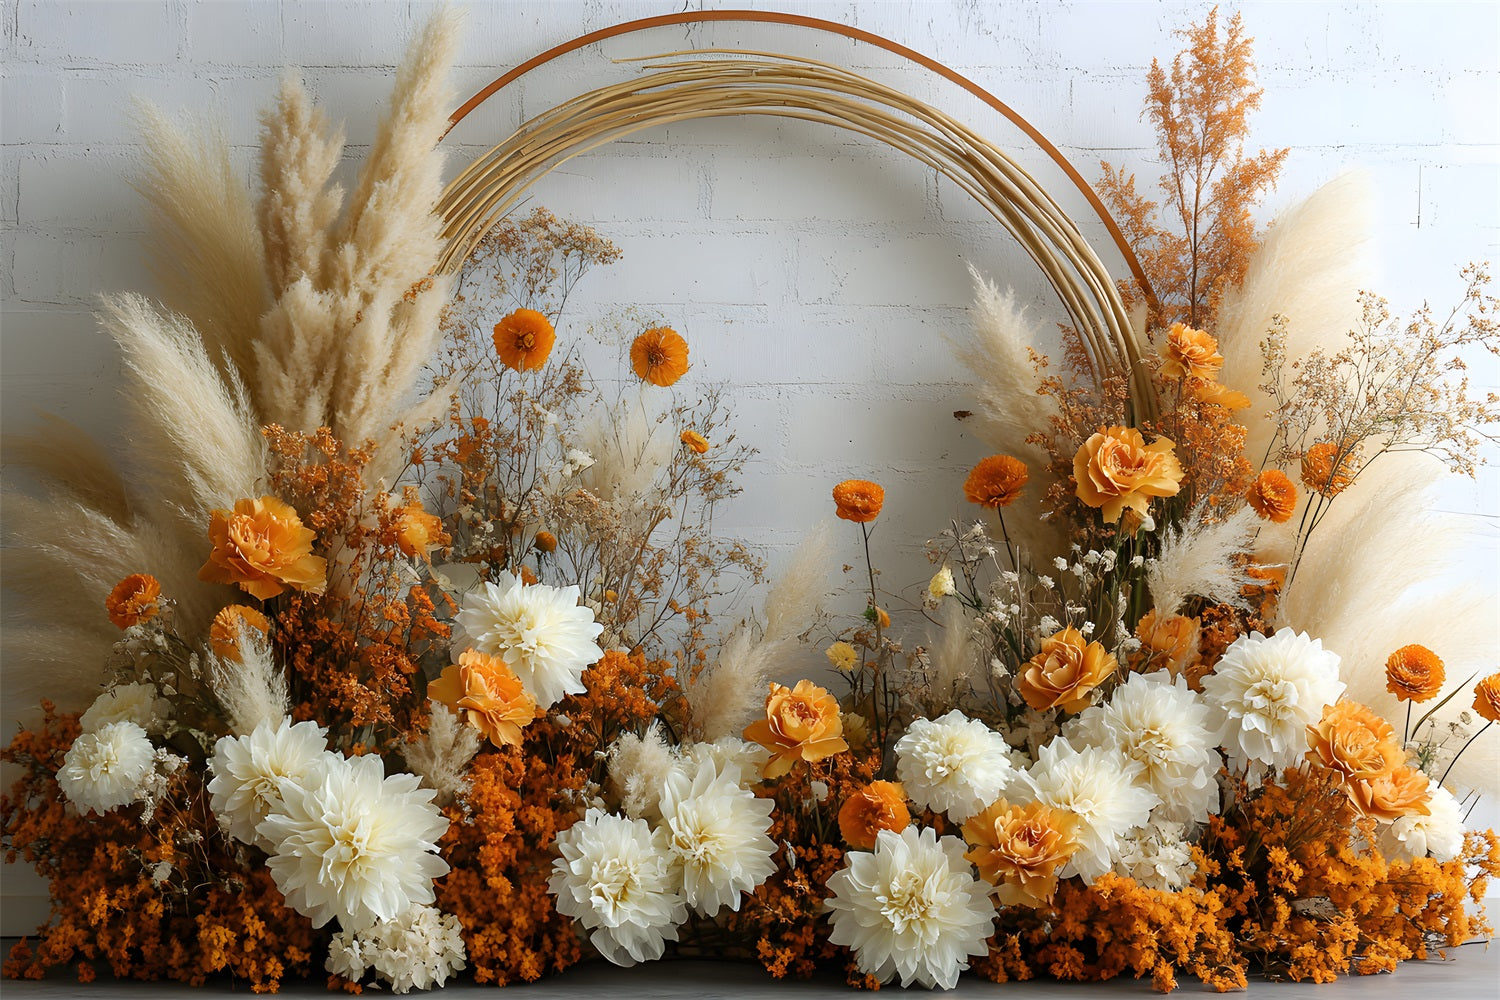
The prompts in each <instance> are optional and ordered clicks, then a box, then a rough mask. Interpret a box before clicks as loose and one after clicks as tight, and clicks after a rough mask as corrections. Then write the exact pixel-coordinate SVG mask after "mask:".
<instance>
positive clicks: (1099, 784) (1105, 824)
mask: <svg viewBox="0 0 1500 1000" xmlns="http://www.w3.org/2000/svg"><path fill="white" fill-rule="evenodd" d="M1142 770H1143V768H1142V767H1141V765H1140V764H1139V763H1137V762H1136V761H1134V760H1131V759H1130V758H1129V757H1126V756H1125V755H1123V754H1121V753H1118V752H1116V751H1114V750H1108V749H1105V748H1103V747H1085V748H1084V749H1082V750H1076V749H1074V747H1073V745H1072V744H1071V743H1069V742H1068V741H1067V740H1066V739H1064V738H1063V737H1061V736H1059V737H1057V738H1055V739H1053V740H1052V741H1051V742H1050V743H1048V744H1047V745H1046V746H1044V747H1042V749H1041V751H1040V752H1039V753H1038V754H1037V761H1036V763H1035V764H1033V765H1032V767H1031V770H1030V771H1029V772H1028V774H1029V776H1030V778H1031V783H1032V785H1033V787H1034V788H1035V790H1036V796H1035V797H1036V799H1037V801H1039V802H1042V803H1044V804H1046V805H1049V806H1051V807H1052V808H1054V809H1066V810H1067V811H1068V812H1071V813H1072V814H1073V815H1075V816H1077V817H1078V842H1079V847H1078V851H1077V853H1075V854H1074V855H1073V857H1072V859H1071V860H1069V861H1068V863H1067V865H1066V866H1064V867H1063V869H1062V870H1061V873H1060V874H1061V875H1062V876H1063V877H1064V878H1066V877H1068V876H1069V875H1079V876H1081V877H1082V878H1083V879H1084V881H1087V882H1092V881H1093V880H1094V879H1096V878H1098V877H1099V876H1100V875H1103V874H1104V873H1105V872H1107V871H1109V870H1110V869H1111V868H1112V867H1113V866H1114V863H1115V858H1116V857H1117V856H1118V855H1119V853H1120V848H1121V844H1122V842H1123V840H1124V838H1125V837H1126V835H1127V834H1129V832H1130V831H1131V830H1133V829H1134V828H1135V827H1138V826H1142V825H1144V824H1145V822H1146V819H1147V817H1149V816H1150V815H1151V810H1152V809H1153V808H1155V806H1156V805H1157V804H1158V803H1159V802H1160V801H1161V800H1160V799H1159V798H1157V795H1156V793H1155V792H1153V791H1151V790H1150V789H1149V788H1148V787H1146V785H1145V784H1144V783H1143V782H1142V781H1141V780H1140V777H1141V772H1142Z"/></svg>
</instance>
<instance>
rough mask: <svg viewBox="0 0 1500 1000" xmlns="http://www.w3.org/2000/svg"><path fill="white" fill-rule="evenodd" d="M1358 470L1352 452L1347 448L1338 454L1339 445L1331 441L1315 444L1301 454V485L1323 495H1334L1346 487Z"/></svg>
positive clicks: (1352, 480)
mask: <svg viewBox="0 0 1500 1000" xmlns="http://www.w3.org/2000/svg"><path fill="white" fill-rule="evenodd" d="M1335 459H1337V460H1338V463H1337V465H1335V464H1334V460H1335ZM1358 472H1359V464H1358V462H1357V460H1356V459H1355V456H1354V452H1353V451H1352V450H1347V451H1345V452H1344V454H1343V455H1342V456H1340V455H1339V446H1338V445H1336V444H1334V443H1333V442H1332V441H1324V442H1322V443H1320V444H1315V445H1313V446H1312V447H1311V448H1309V449H1307V453H1306V454H1305V455H1303V456H1302V485H1303V486H1306V487H1307V488H1308V489H1310V490H1312V491H1313V492H1314V493H1321V494H1323V495H1324V496H1325V497H1336V496H1338V495H1339V494H1340V493H1342V492H1344V491H1345V490H1346V489H1348V488H1349V484H1350V483H1352V482H1354V477H1355V475H1356V474H1357V473H1358Z"/></svg>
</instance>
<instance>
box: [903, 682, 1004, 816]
mask: <svg viewBox="0 0 1500 1000" xmlns="http://www.w3.org/2000/svg"><path fill="white" fill-rule="evenodd" d="M896 777H897V779H898V780H899V781H900V782H901V784H902V787H904V788H905V789H906V794H907V795H908V796H910V798H911V800H912V802H913V803H914V804H915V805H916V806H917V808H919V809H931V810H933V811H934V812H944V813H947V814H948V818H949V819H951V820H953V821H954V822H956V823H962V822H963V821H964V820H966V819H968V818H969V817H971V816H973V815H975V814H977V813H979V812H980V811H982V810H983V809H984V808H985V807H987V806H988V805H989V804H990V803H992V802H994V801H995V800H996V799H998V798H1000V796H1001V793H1002V792H1004V791H1005V789H1006V788H1007V786H1009V785H1010V784H1011V783H1012V782H1013V781H1016V780H1017V779H1018V778H1020V777H1021V775H1020V773H1019V772H1017V771H1016V769H1015V768H1014V767H1012V766H1011V762H1010V746H1009V744H1007V743H1006V742H1005V737H1003V736H1001V735H1000V734H999V733H997V732H995V731H994V730H993V729H991V728H990V727H989V726H986V725H985V724H984V723H983V722H981V721H979V720H978V719H971V718H969V717H968V716H966V715H964V713H963V712H961V711H959V710H958V709H956V708H955V709H954V710H953V711H951V712H949V713H948V714H947V715H944V716H942V717H941V718H938V719H917V720H916V721H914V722H913V723H912V724H911V725H910V726H909V727H907V730H906V735H904V736H902V737H901V739H899V740H897V741H896Z"/></svg>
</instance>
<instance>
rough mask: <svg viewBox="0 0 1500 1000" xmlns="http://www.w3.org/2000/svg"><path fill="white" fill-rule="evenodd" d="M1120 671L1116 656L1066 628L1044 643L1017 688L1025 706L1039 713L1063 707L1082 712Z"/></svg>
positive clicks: (1028, 665) (1075, 630)
mask: <svg viewBox="0 0 1500 1000" xmlns="http://www.w3.org/2000/svg"><path fill="white" fill-rule="evenodd" d="M1118 668H1119V663H1118V662H1117V661H1116V660H1115V657H1114V654H1112V653H1110V652H1108V651H1107V650H1105V648H1104V646H1103V645H1101V644H1100V643H1097V642H1088V641H1086V640H1085V639H1084V637H1083V633H1081V632H1079V631H1078V630H1077V629H1075V628H1065V629H1063V630H1062V631H1061V632H1058V633H1057V634H1056V635H1054V636H1052V637H1051V638H1050V639H1045V640H1043V641H1042V649H1041V651H1040V652H1039V653H1037V654H1036V655H1035V656H1033V657H1032V658H1031V660H1030V661H1029V662H1028V663H1027V664H1026V667H1025V669H1024V670H1023V671H1022V673H1021V678H1020V681H1019V683H1018V687H1019V688H1020V691H1021V697H1022V698H1025V699H1026V704H1028V705H1030V706H1031V707H1032V708H1034V709H1036V710H1037V711H1038V712H1041V711H1044V710H1046V709H1049V708H1061V709H1062V710H1063V711H1065V712H1081V711H1083V709H1084V708H1086V707H1088V704H1089V698H1088V695H1089V692H1090V691H1092V690H1094V688H1096V687H1098V686H1099V685H1100V684H1103V683H1104V682H1105V680H1107V679H1108V678H1109V676H1110V675H1111V674H1113V673H1114V672H1115V670H1116V669H1118Z"/></svg>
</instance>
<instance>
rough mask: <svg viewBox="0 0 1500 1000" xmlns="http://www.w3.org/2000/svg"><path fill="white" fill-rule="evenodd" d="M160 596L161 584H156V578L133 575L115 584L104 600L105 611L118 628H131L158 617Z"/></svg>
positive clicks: (138, 574) (140, 574)
mask: <svg viewBox="0 0 1500 1000" xmlns="http://www.w3.org/2000/svg"><path fill="white" fill-rule="evenodd" d="M160 596H161V584H159V583H157V582H156V577H154V576H150V575H148V574H146V573H132V574H130V575H129V576H127V577H126V578H125V579H123V580H121V581H120V582H119V583H117V584H115V586H114V589H113V590H111V591H110V592H109V596H108V597H106V598H105V599H104V610H105V611H106V612H108V613H109V620H110V621H111V622H112V623H113V624H114V625H115V626H116V627H118V628H129V627H130V626H132V625H139V624H140V623H141V622H144V621H150V620H151V619H152V618H155V617H156V615H157V613H158V612H159V611H160V610H161V608H159V607H158V606H157V604H156V599H157V598H158V597H160Z"/></svg>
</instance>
